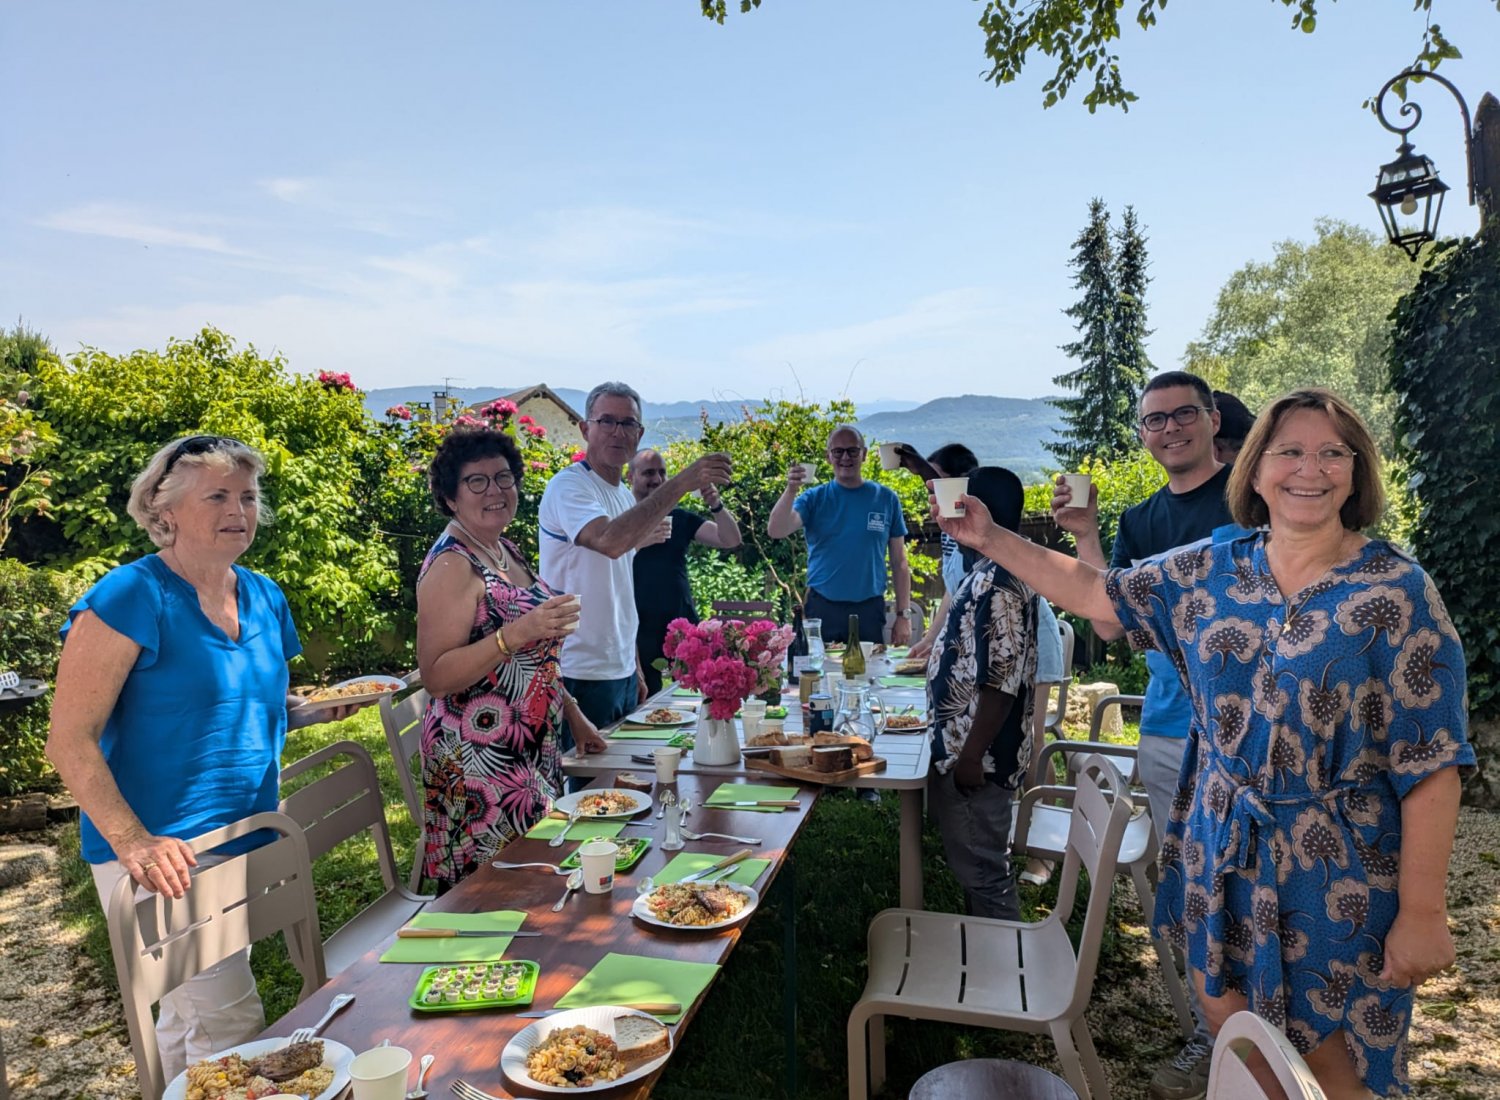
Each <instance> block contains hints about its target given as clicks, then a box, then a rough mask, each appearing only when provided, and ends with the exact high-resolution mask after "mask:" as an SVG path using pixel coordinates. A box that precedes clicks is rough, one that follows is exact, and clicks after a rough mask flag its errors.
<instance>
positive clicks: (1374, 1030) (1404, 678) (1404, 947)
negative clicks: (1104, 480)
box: [942, 390, 1475, 1098]
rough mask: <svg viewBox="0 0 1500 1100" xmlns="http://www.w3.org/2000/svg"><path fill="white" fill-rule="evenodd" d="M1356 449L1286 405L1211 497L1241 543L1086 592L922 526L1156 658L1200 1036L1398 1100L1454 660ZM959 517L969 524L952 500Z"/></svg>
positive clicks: (1025, 550) (1451, 803)
mask: <svg viewBox="0 0 1500 1100" xmlns="http://www.w3.org/2000/svg"><path fill="white" fill-rule="evenodd" d="M1384 504H1385V501H1384V493H1383V490H1382V488H1381V480H1380V467H1379V456H1378V454H1377V452H1376V448H1375V443H1374V440H1373V439H1372V438H1371V436H1370V433H1369V430H1368V429H1367V428H1366V427H1365V425H1364V423H1363V422H1362V421H1361V420H1360V418H1359V416H1358V414H1356V413H1355V412H1354V410H1353V409H1352V408H1351V407H1350V406H1349V405H1348V404H1347V403H1346V402H1344V401H1343V400H1342V399H1340V398H1338V397H1337V396H1335V395H1333V394H1331V393H1329V392H1328V391H1326V390H1300V391H1297V392H1295V393H1292V394H1288V395H1287V396H1285V397H1283V398H1281V399H1279V400H1277V401H1276V402H1273V403H1272V404H1271V405H1270V406H1269V407H1268V408H1267V409H1266V410H1265V411H1264V412H1263V413H1262V414H1261V416H1260V418H1259V419H1258V420H1257V421H1256V424H1255V427H1254V429H1253V430H1252V431H1251V433H1250V436H1249V438H1248V439H1247V440H1246V444H1245V448H1244V451H1243V456H1242V457H1241V459H1240V461H1239V462H1238V463H1237V464H1236V466H1235V470H1234V474H1233V475H1232V477H1231V479H1230V483H1229V505H1230V510H1231V512H1232V513H1233V515H1234V518H1235V521H1236V522H1238V523H1240V524H1242V525H1243V526H1245V527H1247V528H1259V530H1256V531H1255V532H1254V533H1253V534H1250V535H1247V536H1244V537H1241V538H1239V539H1236V540H1232V541H1229V542H1222V543H1208V542H1201V543H1195V544H1193V545H1190V546H1186V547H1181V548H1179V549H1177V550H1173V551H1169V552H1168V553H1166V554H1163V555H1161V556H1159V557H1156V558H1152V559H1149V560H1147V561H1146V562H1143V563H1141V564H1139V565H1137V566H1135V567H1133V568H1130V569H1123V570H1113V571H1110V572H1108V573H1103V572H1100V571H1098V570H1095V569H1093V568H1092V567H1090V566H1087V565H1084V564H1082V563H1080V562H1077V561H1074V560H1073V559H1071V558H1067V557H1064V556H1063V555H1059V554H1052V553H1051V552H1049V551H1046V550H1043V549H1042V548H1040V547H1035V546H1033V545H1032V544H1030V543H1026V542H1023V541H1022V540H1019V539H1015V538H1013V537H1007V536H1006V535H1005V533H1004V532H1001V531H1000V530H999V529H998V528H995V527H994V526H993V525H992V524H990V523H989V519H988V517H987V516H986V515H983V514H979V515H975V514H974V512H973V511H972V510H971V511H970V513H969V515H967V516H966V517H964V518H962V519H959V520H953V521H948V520H944V521H943V524H942V525H943V527H944V528H945V529H946V530H948V532H949V533H950V534H952V535H953V536H954V537H955V538H957V539H958V540H959V541H960V542H963V543H965V544H966V545H970V546H975V547H976V548H978V549H979V550H980V551H981V552H983V553H985V554H986V555H988V556H990V557H993V558H995V559H996V560H997V561H999V562H1001V563H1002V564H1003V565H1005V566H1007V567H1008V568H1009V569H1010V570H1011V571H1012V572H1013V573H1015V574H1016V575H1017V576H1019V577H1020V578H1021V579H1022V580H1024V581H1026V582H1027V583H1029V584H1031V585H1033V587H1035V588H1036V589H1038V590H1039V591H1040V592H1041V593H1042V594H1043V595H1044V596H1046V597H1048V598H1051V599H1054V600H1055V602H1057V603H1060V604H1061V605H1062V606H1064V607H1065V608H1067V609H1068V610H1071V611H1075V612H1077V613H1079V614H1083V615H1086V616H1088V617H1090V618H1103V619H1110V618H1113V619H1116V620H1118V621H1119V622H1120V623H1121V625H1123V626H1124V627H1125V628H1126V630H1127V631H1128V634H1129V637H1130V640H1131V643H1132V645H1134V646H1136V647H1137V648H1157V649H1160V650H1162V651H1164V652H1165V653H1166V654H1167V655H1168V656H1170V657H1171V659H1172V661H1173V663H1174V664H1175V665H1176V666H1177V669H1178V671H1179V672H1180V673H1181V675H1182V677H1183V680H1184V682H1185V684H1186V685H1187V687H1188V690H1189V693H1190V695H1191V697H1192V702H1193V714H1194V722H1193V728H1192V733H1191V737H1192V739H1193V748H1194V750H1195V751H1191V752H1188V753H1186V754H1185V755H1184V759H1183V767H1182V775H1181V777H1180V781H1179V786H1178V794H1177V798H1176V800H1175V802H1174V804H1173V807H1172V813H1171V820H1170V821H1169V822H1167V829H1166V831H1167V834H1168V839H1167V842H1166V844H1165V845H1164V850H1163V853H1162V858H1163V862H1164V875H1163V881H1162V888H1161V890H1160V892H1159V893H1158V895H1157V912H1156V922H1157V925H1158V926H1159V928H1160V931H1161V932H1162V934H1163V935H1166V936H1169V937H1170V938H1171V939H1172V940H1173V941H1174V942H1175V943H1177V944H1178V945H1179V946H1180V947H1182V948H1183V949H1184V950H1185V951H1186V954H1187V959H1188V965H1189V966H1190V968H1191V970H1192V971H1193V979H1194V980H1195V981H1196V982H1197V983H1198V986H1199V990H1200V993H1201V994H1202V1000H1203V1006H1204V1009H1205V1012H1206V1014H1207V1015H1208V1017H1209V1021H1210V1023H1211V1025H1212V1026H1213V1027H1214V1028H1215V1029H1217V1028H1218V1026H1220V1025H1221V1024H1222V1023H1223V1021H1224V1020H1225V1019H1227V1018H1228V1016H1229V1015H1231V1014H1232V1013H1233V1012H1235V1011H1238V1010H1239V1009H1242V1008H1245V1007H1247V1006H1248V1007H1249V1008H1251V1009H1252V1010H1253V1011H1255V1012H1256V1013H1257V1014H1258V1015H1260V1016H1262V1017H1264V1018H1265V1019H1267V1020H1269V1021H1271V1022H1272V1023H1274V1024H1276V1025H1277V1026H1278V1027H1280V1028H1282V1029H1283V1030H1284V1031H1285V1032H1286V1034H1287V1036H1288V1037H1289V1038H1290V1039H1291V1041H1292V1042H1293V1043H1294V1045H1296V1047H1297V1048H1298V1050H1300V1051H1301V1052H1302V1053H1303V1055H1304V1056H1305V1057H1306V1058H1307V1061H1308V1064H1309V1065H1310V1066H1311V1068H1312V1069H1313V1071H1314V1073H1315V1074H1316V1075H1317V1077H1318V1080H1319V1083H1320V1084H1321V1085H1322V1086H1323V1088H1324V1089H1325V1091H1327V1093H1328V1095H1329V1096H1330V1097H1335V1098H1338V1097H1346V1096H1348V1097H1360V1096H1367V1095H1369V1094H1370V1093H1374V1094H1376V1095H1378V1096H1385V1095H1392V1094H1398V1093H1400V1092H1403V1091H1405V1090H1406V1088H1407V1083H1406V1058H1407V1051H1406V1035H1407V1030H1408V1028H1409V1026H1410V1022H1411V1009H1412V995H1413V990H1414V989H1415V987H1416V986H1417V985H1420V984H1421V983H1422V982H1423V981H1425V980H1426V979H1427V978H1429V977H1431V976H1432V975H1433V974H1435V973H1437V972H1438V971H1439V970H1442V969H1443V968H1444V967H1446V966H1448V965H1449V964H1450V963H1451V962H1452V961H1453V958H1454V948H1453V942H1452V939H1451V937H1450V935H1449V932H1448V927H1447V909H1446V904H1445V901H1444V887H1445V884H1446V880H1447V870H1448V859H1449V855H1450V854H1451V851H1452V844H1453V833H1454V830H1455V828H1456V823H1457V816H1458V803H1459V777H1460V770H1461V769H1463V768H1468V767H1471V766H1472V765H1473V764H1474V760H1475V758H1474V751H1473V749H1472V747H1471V746H1470V745H1469V743H1468V738H1467V728H1468V719H1467V714H1468V699H1467V686H1466V680H1465V666H1464V655H1463V649H1462V646H1461V645H1460V642H1459V638H1458V635H1457V633H1456V632H1455V631H1454V629H1453V625H1452V623H1451V622H1450V620H1449V618H1448V614H1447V611H1446V610H1445V609H1444V607H1443V603H1442V599H1441V598H1440V597H1439V595H1438V592H1437V589H1436V587H1435V586H1434V585H1433V583H1432V580H1431V578H1430V577H1428V576H1427V574H1426V573H1424V572H1423V571H1422V569H1421V567H1420V566H1418V565H1417V563H1416V562H1415V561H1413V560H1412V559H1411V558H1410V557H1409V556H1407V555H1406V554H1405V553H1403V552H1402V551H1400V550H1399V549H1397V548H1396V547H1394V546H1392V545H1391V544H1389V543H1387V542H1383V541H1380V540H1372V539H1367V538H1365V537H1364V536H1363V535H1362V534H1360V531H1361V529H1363V528H1366V527H1368V526H1370V525H1371V524H1373V523H1374V522H1375V520H1376V519H1378V518H1379V516H1380V513H1381V511H1382V510H1383V508H1384ZM971 509H972V505H971Z"/></svg>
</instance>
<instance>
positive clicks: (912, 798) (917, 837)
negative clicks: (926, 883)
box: [901, 787, 923, 909]
mask: <svg viewBox="0 0 1500 1100" xmlns="http://www.w3.org/2000/svg"><path fill="white" fill-rule="evenodd" d="M922 907H923V906H922V788H921V787H908V788H904V789H903V790H902V791H901V908H903V909H921V908H922Z"/></svg>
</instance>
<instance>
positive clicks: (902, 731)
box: [881, 720, 932, 737]
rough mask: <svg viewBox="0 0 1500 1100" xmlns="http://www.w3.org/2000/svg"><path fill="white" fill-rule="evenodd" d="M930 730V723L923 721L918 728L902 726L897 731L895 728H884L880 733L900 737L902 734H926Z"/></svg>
mask: <svg viewBox="0 0 1500 1100" xmlns="http://www.w3.org/2000/svg"><path fill="white" fill-rule="evenodd" d="M931 728H932V723H931V722H928V721H925V720H924V721H923V722H922V724H921V725H920V726H903V727H901V728H900V729H897V728H896V727H895V726H886V727H885V729H884V730H882V731H881V732H882V733H889V734H893V735H895V736H897V737H900V736H902V735H904V734H910V733H926V732H927V731H928V730H929V729H931Z"/></svg>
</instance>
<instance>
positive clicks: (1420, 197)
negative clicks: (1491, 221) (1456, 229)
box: [1370, 69, 1474, 260]
mask: <svg viewBox="0 0 1500 1100" xmlns="http://www.w3.org/2000/svg"><path fill="white" fill-rule="evenodd" d="M1408 80H1435V81H1437V82H1438V83H1439V84H1441V85H1442V86H1443V87H1445V88H1447V89H1448V91H1450V92H1452V93H1453V98H1454V99H1456V100H1458V109H1459V111H1460V112H1461V113H1462V114H1463V119H1464V152H1465V153H1466V155H1467V156H1466V159H1467V163H1468V169H1469V204H1470V205H1471V206H1472V205H1473V203H1474V149H1473V139H1472V135H1471V131H1470V127H1469V105H1468V104H1467V103H1465V102H1464V97H1463V96H1461V95H1459V93H1458V89H1457V88H1455V87H1454V86H1453V85H1452V84H1451V83H1449V82H1448V81H1447V80H1445V79H1444V78H1443V77H1440V76H1438V75H1437V74H1435V73H1431V72H1428V71H1427V70H1425V69H1407V70H1406V71H1405V72H1402V73H1398V74H1397V75H1396V76H1393V77H1391V79H1389V80H1387V81H1386V82H1385V86H1384V87H1382V88H1381V89H1380V94H1379V95H1377V96H1376V97H1375V117H1376V118H1377V119H1379V120H1380V125H1382V126H1384V127H1385V128H1386V129H1387V130H1389V131H1390V132H1391V133H1393V134H1399V135H1400V136H1401V145H1400V146H1399V147H1398V148H1397V149H1396V159H1395V160H1393V161H1391V162H1390V163H1389V164H1383V165H1381V167H1380V173H1379V175H1377V176H1376V178H1375V190H1373V191H1371V192H1370V198H1372V199H1374V200H1375V205H1376V207H1377V208H1378V209H1379V210H1380V220H1381V221H1382V222H1383V223H1384V224H1385V235H1386V237H1387V238H1389V240H1390V242H1391V243H1392V244H1393V245H1396V246H1397V247H1398V248H1400V249H1401V250H1402V251H1403V252H1405V253H1406V254H1407V255H1408V256H1409V257H1411V258H1412V259H1413V260H1415V259H1416V258H1417V255H1418V253H1420V252H1421V250H1422V246H1423V245H1424V244H1428V243H1429V242H1431V241H1434V240H1436V239H1437V230H1438V218H1439V217H1440V216H1441V215H1442V212H1443V195H1444V194H1445V193H1446V192H1447V191H1448V185H1447V184H1446V183H1444V182H1443V181H1442V180H1441V179H1439V178H1438V173H1437V168H1436V167H1434V166H1433V163H1432V159H1431V158H1430V157H1423V156H1418V155H1417V152H1416V150H1415V149H1413V148H1412V144H1411V142H1410V141H1409V140H1407V136H1408V135H1409V134H1410V133H1411V131H1412V130H1414V129H1416V127H1417V124H1418V123H1420V122H1421V121H1422V108H1421V107H1419V106H1418V105H1417V104H1416V103H1413V102H1411V101H1410V100H1407V101H1406V102H1403V103H1402V104H1401V110H1400V114H1401V117H1402V118H1410V119H1411V121H1410V122H1408V123H1407V124H1406V125H1404V126H1400V125H1394V124H1392V123H1391V122H1390V120H1388V119H1387V118H1386V116H1385V96H1386V93H1387V92H1389V91H1390V90H1391V88H1392V86H1393V85H1395V84H1396V83H1397V82H1398V81H1400V82H1402V84H1403V88H1404V82H1405V81H1408ZM1403 98H1404V93H1403ZM1419 214H1420V215H1421V217H1420V221H1418V220H1416V219H1417V215H1419Z"/></svg>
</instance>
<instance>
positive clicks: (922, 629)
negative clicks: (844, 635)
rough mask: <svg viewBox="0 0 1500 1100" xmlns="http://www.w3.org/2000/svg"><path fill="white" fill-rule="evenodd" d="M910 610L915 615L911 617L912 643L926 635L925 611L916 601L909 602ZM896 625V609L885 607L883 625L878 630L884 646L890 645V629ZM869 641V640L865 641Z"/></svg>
mask: <svg viewBox="0 0 1500 1100" xmlns="http://www.w3.org/2000/svg"><path fill="white" fill-rule="evenodd" d="M911 609H912V611H914V612H915V613H916V614H914V615H913V616H912V617H911V640H912V642H913V643H915V642H916V641H917V639H919V638H921V637H922V635H923V634H926V633H927V609H926V608H925V607H923V606H922V605H921V604H919V603H918V602H917V601H916V600H913V601H912V602H911ZM895 625H896V609H895V607H894V606H892V605H891V604H886V607H885V625H884V626H883V627H881V630H880V640H881V641H882V642H884V643H885V644H886V645H890V644H891V629H892V628H893V627H894V626H895ZM865 640H866V641H869V639H868V638H867V639H865Z"/></svg>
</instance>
